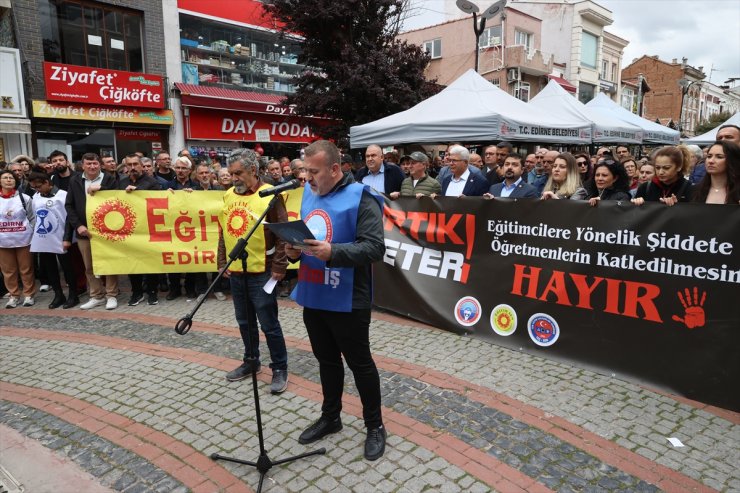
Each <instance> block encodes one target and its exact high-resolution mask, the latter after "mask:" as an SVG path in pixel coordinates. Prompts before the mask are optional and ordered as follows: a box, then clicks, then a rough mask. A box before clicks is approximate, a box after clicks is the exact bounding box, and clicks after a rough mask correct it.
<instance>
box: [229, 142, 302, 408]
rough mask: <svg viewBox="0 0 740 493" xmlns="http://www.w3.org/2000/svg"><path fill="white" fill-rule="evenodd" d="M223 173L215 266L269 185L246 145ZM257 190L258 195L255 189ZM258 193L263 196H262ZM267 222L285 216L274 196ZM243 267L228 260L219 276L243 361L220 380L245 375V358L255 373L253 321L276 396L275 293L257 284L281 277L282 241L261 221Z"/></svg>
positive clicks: (256, 211) (279, 343) (279, 346)
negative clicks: (226, 285) (225, 186)
mask: <svg viewBox="0 0 740 493" xmlns="http://www.w3.org/2000/svg"><path fill="white" fill-rule="evenodd" d="M228 166H229V173H230V174H231V178H232V180H233V183H234V186H233V187H232V188H230V189H229V190H227V191H226V192H225V193H224V207H223V210H222V211H221V215H220V217H219V220H220V223H221V238H220V239H219V245H218V267H219V269H221V268H223V266H224V265H226V255H227V254H228V253H229V252H231V250H232V249H233V248H234V246H235V245H236V242H237V241H238V240H239V239H240V238H242V237H243V236H245V235H246V234H247V233H248V232H249V231H250V229H251V228H252V226H253V225H254V223H255V221H256V220H257V219H258V218H259V217H260V215H261V214H262V212H263V211H264V210H265V209H266V208H267V207H268V205H269V203H270V200H271V199H272V197H271V195H273V194H272V193H269V194H265V190H268V189H270V186H269V185H267V184H265V183H264V182H263V181H262V180H261V179H260V176H259V163H258V156H257V154H256V153H255V152H254V151H252V150H250V149H239V150H237V151H234V152H232V153H231V155H230V156H229V158H228ZM258 192H262V193H258ZM262 195H265V196H264V197H262ZM265 220H266V221H268V222H270V223H278V222H286V221H287V220H288V214H287V212H286V211H285V204H284V203H283V201H282V200H276V201H275V204H274V205H273V207H272V208H271V209H270V211H269V212H268V213H267V216H266V218H265ZM246 250H247V253H248V255H247V271H246V272H243V269H242V261H241V259H237V260H235V261H234V262H232V264H231V266H230V267H229V270H227V271H226V272H225V273H224V277H226V278H228V279H230V283H231V295H232V298H233V301H234V313H235V315H236V322H237V323H238V324H239V332H240V334H241V337H242V342H244V362H243V363H242V364H241V365H240V366H239V367H237V368H235V369H234V370H232V371H230V372H229V373H227V374H226V379H227V380H229V381H231V382H235V381H238V380H243V379H245V378H247V377H248V376H250V375H251V368H250V365H249V363H248V362H247V358H248V357H249V356H250V353H251V355H252V356H253V357H254V358H256V360H257V373H259V371H260V359H259V355H260V353H259V334H258V332H257V320H259V324H260V327H261V328H262V332H264V334H265V339H267V347H268V348H269V350H270V359H271V363H270V368H271V369H272V383H271V384H270V392H272V393H273V394H280V393H282V392H284V391H285V389H286V388H287V386H288V351H287V350H286V348H285V339H284V338H283V329H282V327H281V326H280V321H279V320H278V305H277V292H276V290H275V289H274V286H273V289H272V290H271V291H270V292H269V293H267V292H266V291H265V290H264V289H263V288H264V287H265V285H266V284H267V283H268V281H270V279H271V278H272V279H274V280H275V281H280V280H281V279H282V278H283V277H284V276H285V269H286V267H287V264H288V263H287V260H286V257H285V243H284V242H283V241H282V240H280V239H279V238H277V237H276V236H274V235H273V234H272V232H270V231H269V230H268V229H267V228H265V227H264V225H260V226H259V227H257V229H256V230H255V232H254V234H253V235H252V237H251V238H250V239H249V243H248V244H247V248H246Z"/></svg>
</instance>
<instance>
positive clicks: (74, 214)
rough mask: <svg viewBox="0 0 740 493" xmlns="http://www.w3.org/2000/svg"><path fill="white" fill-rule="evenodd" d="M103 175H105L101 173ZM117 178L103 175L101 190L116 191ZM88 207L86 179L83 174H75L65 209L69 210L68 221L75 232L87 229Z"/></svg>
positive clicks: (71, 180)
mask: <svg viewBox="0 0 740 493" xmlns="http://www.w3.org/2000/svg"><path fill="white" fill-rule="evenodd" d="M101 173H103V172H102V171H101ZM116 185H117V182H116V178H115V177H114V176H112V175H109V174H106V173H103V181H102V182H100V189H101V190H116V189H117V188H118V187H117V186H116ZM86 205H87V194H86V193H85V178H84V177H83V174H82V173H78V174H75V175H74V176H72V178H71V179H70V180H69V190H67V201H66V202H65V203H64V208H65V209H67V221H68V222H69V224H70V225H71V226H72V229H73V230H74V231H77V228H78V227H80V226H85V227H87V218H86V217H85V206H86Z"/></svg>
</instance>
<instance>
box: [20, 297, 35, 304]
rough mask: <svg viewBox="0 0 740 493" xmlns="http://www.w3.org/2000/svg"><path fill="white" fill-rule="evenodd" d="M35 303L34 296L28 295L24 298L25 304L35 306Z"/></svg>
mask: <svg viewBox="0 0 740 493" xmlns="http://www.w3.org/2000/svg"><path fill="white" fill-rule="evenodd" d="M34 303H36V302H35V301H34V300H33V296H26V297H25V298H23V306H33V305H34Z"/></svg>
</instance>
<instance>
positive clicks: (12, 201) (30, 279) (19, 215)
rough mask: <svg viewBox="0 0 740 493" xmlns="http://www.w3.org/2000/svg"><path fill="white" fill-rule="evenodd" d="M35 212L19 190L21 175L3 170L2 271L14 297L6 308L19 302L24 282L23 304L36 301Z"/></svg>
mask: <svg viewBox="0 0 740 493" xmlns="http://www.w3.org/2000/svg"><path fill="white" fill-rule="evenodd" d="M34 219H35V215H34V213H33V207H32V206H31V197H29V196H28V195H26V194H24V193H20V192H19V191H18V179H17V178H16V177H15V175H14V174H13V172H11V171H9V170H5V171H2V172H0V230H1V231H3V233H2V234H0V271H2V273H3V279H4V281H5V287H6V288H7V289H8V293H9V294H10V297H9V298H8V302H7V304H6V305H5V308H15V307H16V306H18V303H19V301H20V296H21V290H20V287H19V286H18V275H19V274H20V278H21V282H22V284H23V296H24V298H23V306H32V305H33V304H34V299H33V295H34V291H35V287H36V286H35V279H34V276H33V259H32V257H31V237H32V236H33V221H34Z"/></svg>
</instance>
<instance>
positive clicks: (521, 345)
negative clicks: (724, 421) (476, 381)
mask: <svg viewBox="0 0 740 493" xmlns="http://www.w3.org/2000/svg"><path fill="white" fill-rule="evenodd" d="M385 243H386V253H385V258H384V262H379V263H378V264H377V265H376V268H375V271H374V272H375V281H376V287H375V303H376V304H377V305H378V306H380V307H383V308H387V309H389V310H391V311H394V312H396V313H399V314H402V315H406V316H408V317H410V318H413V319H416V320H419V321H422V322H425V323H428V324H430V325H433V326H435V327H440V328H444V329H447V330H450V331H453V332H457V333H469V334H472V335H474V336H476V337H482V338H485V339H487V340H490V341H492V342H494V343H495V344H500V345H502V346H507V347H511V348H514V349H517V350H523V351H527V352H529V353H534V354H537V355H540V356H544V357H546V358H552V359H563V360H567V361H570V362H576V363H578V364H580V365H581V366H586V367H590V368H592V369H595V370H596V371H598V372H600V373H604V374H607V375H612V374H614V375H615V376H617V377H619V378H625V379H630V380H633V381H637V382H639V383H644V384H647V385H649V386H653V387H660V388H664V389H666V390H668V391H670V392H672V393H675V394H678V395H683V396H685V397H688V398H690V399H695V400H699V401H702V402H705V403H710V404H714V405H717V406H721V407H724V408H727V409H732V410H734V411H740V392H738V391H737V389H738V386H737V381H736V378H737V377H738V375H740V344H738V342H737V341H736V340H735V337H738V336H740V296H738V293H740V290H738V286H740V261H739V259H740V252H738V249H740V207H737V206H730V205H727V206H711V205H703V204H679V205H677V206H674V207H667V206H665V205H663V204H645V205H643V206H640V207H638V206H634V205H632V204H630V203H617V202H609V201H604V202H601V203H600V204H599V205H598V207H590V206H589V205H588V203H586V202H578V201H568V200H549V201H544V202H543V201H531V200H530V201H527V200H519V201H514V200H508V199H504V200H492V201H488V200H482V199H480V198H459V199H449V198H443V199H437V200H431V199H428V198H424V199H421V200H416V199H399V200H397V201H393V202H386V209H385ZM471 363H473V364H474V363H475V362H471ZM542 371H543V373H547V368H546V367H543V368H542Z"/></svg>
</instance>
